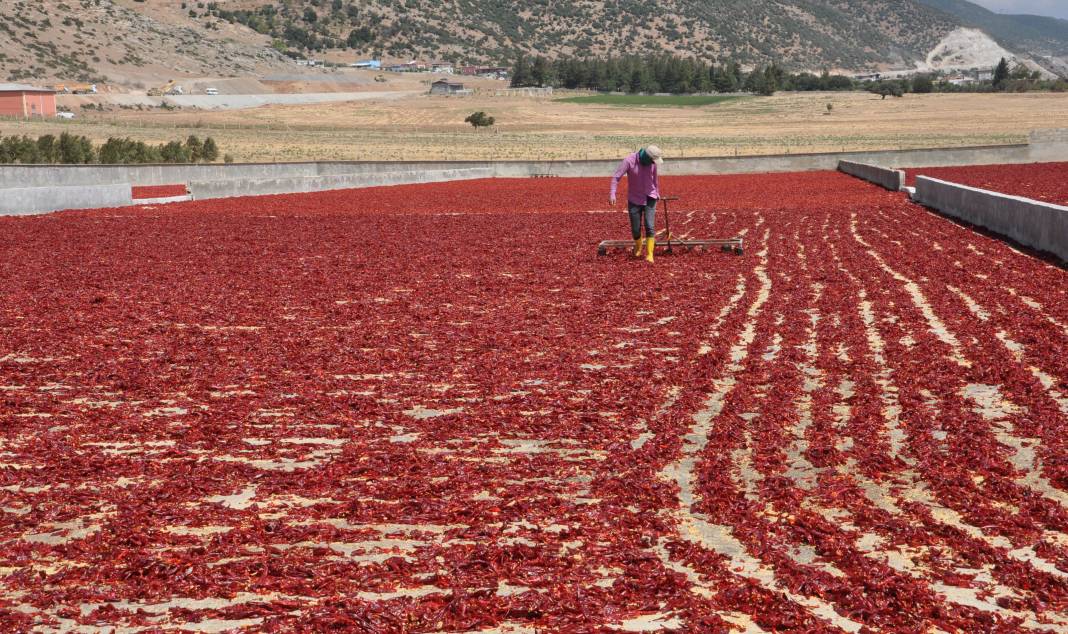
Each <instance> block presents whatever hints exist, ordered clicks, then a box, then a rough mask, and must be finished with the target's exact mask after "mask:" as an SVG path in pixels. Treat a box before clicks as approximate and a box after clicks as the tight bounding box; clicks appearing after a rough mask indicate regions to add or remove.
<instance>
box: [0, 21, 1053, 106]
mask: <svg viewBox="0 0 1068 634" xmlns="http://www.w3.org/2000/svg"><path fill="white" fill-rule="evenodd" d="M973 9H979V7H977V6H976V5H972V4H971V3H969V2H965V1H964V0H849V1H848V2H846V1H844V0H523V1H505V0H433V1H431V0H403V1H402V2H392V1H386V0H216V1H207V0H8V1H5V2H0V37H2V38H4V40H5V45H4V47H3V48H2V49H0V81H25V80H35V81H43V80H49V79H63V80H67V81H97V82H103V81H109V82H113V83H115V82H118V83H126V84H128V85H137V84H145V85H148V86H151V85H158V84H159V83H161V81H163V80H166V79H170V78H178V77H190V76H239V75H250V74H257V73H266V72H272V71H277V70H280V69H284V68H287V67H289V68H292V66H293V61H292V59H291V58H292V57H300V56H306V57H315V58H326V59H333V60H336V61H342V60H345V61H351V60H354V59H356V58H359V57H365V56H375V57H385V58H388V59H409V58H420V59H424V60H447V61H454V62H480V63H501V64H508V63H510V62H511V61H512V60H513V59H515V56H516V55H517V54H518V53H526V54H536V55H543V56H548V57H557V56H561V55H573V56H574V55H577V56H586V55H597V56H602V55H608V54H622V53H628V52H642V53H645V52H652V51H662V50H666V51H670V52H675V53H679V54H683V55H687V56H699V57H702V58H704V59H708V60H724V59H727V58H732V59H735V60H738V61H740V62H742V63H743V64H746V65H755V64H760V63H764V62H768V61H777V62H779V63H781V64H783V65H784V66H786V67H788V68H791V69H805V70H821V69H831V70H845V71H849V70H862V69H863V70H870V69H884V70H885V69H894V68H913V67H915V65H916V64H917V63H920V64H922V63H924V62H925V61H928V60H929V58H930V54H931V52H932V51H934V50H936V48H937V47H938V46H939V45H940V44H942V43H943V42H944V41H945V40H946V38H947V36H950V35H951V34H953V33H954V32H957V31H959V29H960V28H961V27H962V26H976V18H975V15H979V16H980V17H984V14H982V13H981V11H982V10H980V13H975V11H974V10H973ZM969 12H971V13H969ZM986 13H989V12H986ZM990 15H991V16H993V15H994V14H990ZM985 17H989V16H985ZM995 18H996V16H995ZM1018 22H1019V27H1018V28H1017V29H1016V30H1006V29H1005V28H1003V27H1004V24H1003V22H1000V21H998V20H997V19H994V21H993V22H990V24H991V26H990V27H989V28H990V30H995V31H997V33H1001V35H1000V36H999V35H997V34H995V33H991V34H993V35H994V38H995V39H996V40H997V42H996V44H997V45H1001V46H1005V47H1006V48H1008V49H1009V50H1013V51H1016V52H1019V53H1021V54H1022V55H1024V56H1026V55H1027V54H1029V53H1031V52H1032V50H1034V51H1035V53H1036V54H1037V55H1044V54H1046V53H1047V52H1049V51H1053V48H1052V46H1053V43H1055V42H1057V41H1060V40H1058V38H1057V36H1056V34H1054V35H1052V36H1051V35H1050V34H1049V30H1050V28H1051V27H1050V26H1049V24H1047V23H1045V22H1042V24H1041V26H1034V25H1032V26H1031V27H1030V28H1025V27H1027V24H1026V23H1025V22H1023V21H1018ZM999 24H1001V25H1002V27H998V25H999ZM979 28H984V30H987V29H986V28H985V27H983V26H982V25H979ZM998 28H1001V30H997V29H998ZM1054 31H1056V29H1054ZM988 32H990V31H988ZM1040 35H1041V36H1040ZM1062 43H1068V35H1066V36H1065V38H1064V40H1063V42H1062ZM1040 45H1042V46H1045V48H1041V47H1040ZM988 48H989V46H988ZM966 53H967V52H965V54H966ZM287 55H288V57H287Z"/></svg>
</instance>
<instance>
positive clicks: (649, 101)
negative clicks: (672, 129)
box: [557, 95, 747, 108]
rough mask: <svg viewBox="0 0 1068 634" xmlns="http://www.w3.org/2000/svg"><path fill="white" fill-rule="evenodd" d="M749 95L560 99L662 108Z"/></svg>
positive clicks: (722, 101) (574, 101)
mask: <svg viewBox="0 0 1068 634" xmlns="http://www.w3.org/2000/svg"><path fill="white" fill-rule="evenodd" d="M739 99H747V97H734V96H726V95H589V96H585V97H568V98H567V99H558V100H557V101H560V102H562V103H582V104H600V105H605V106H651V107H660V108H686V107H695V106H711V105H715V104H719V103H724V102H727V101H737V100H739Z"/></svg>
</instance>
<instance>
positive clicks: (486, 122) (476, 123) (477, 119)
mask: <svg viewBox="0 0 1068 634" xmlns="http://www.w3.org/2000/svg"><path fill="white" fill-rule="evenodd" d="M495 121H496V120H495V119H494V118H493V117H491V116H489V115H487V114H486V113H485V112H482V111H481V110H479V111H478V112H474V113H472V114H469V115H468V116H467V118H466V119H464V123H470V124H471V127H473V128H475V129H476V130H477V129H479V128H488V127H489V126H491V125H493V124H494V122H495Z"/></svg>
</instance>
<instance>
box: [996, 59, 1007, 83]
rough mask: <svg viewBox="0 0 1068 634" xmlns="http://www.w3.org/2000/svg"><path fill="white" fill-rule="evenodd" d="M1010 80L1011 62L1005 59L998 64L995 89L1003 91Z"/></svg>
mask: <svg viewBox="0 0 1068 634" xmlns="http://www.w3.org/2000/svg"><path fill="white" fill-rule="evenodd" d="M1008 79H1009V60H1007V59H1005V58H1004V57H1002V58H1001V61H1000V62H998V66H997V68H995V69H994V88H996V89H998V90H1001V89H1002V88H1003V87H1004V86H1005V82H1006V81H1008Z"/></svg>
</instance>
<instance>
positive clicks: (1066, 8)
mask: <svg viewBox="0 0 1068 634" xmlns="http://www.w3.org/2000/svg"><path fill="white" fill-rule="evenodd" d="M972 2H974V3H976V4H981V5H983V6H984V7H986V8H987V9H990V10H991V11H997V12H998V13H1033V14H1035V15H1052V16H1055V17H1058V18H1065V19H1068V0H972Z"/></svg>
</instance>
